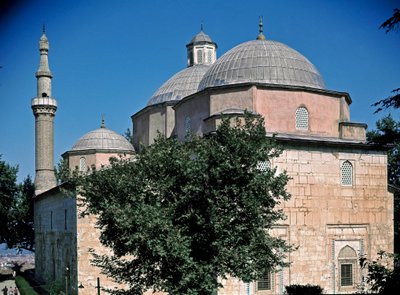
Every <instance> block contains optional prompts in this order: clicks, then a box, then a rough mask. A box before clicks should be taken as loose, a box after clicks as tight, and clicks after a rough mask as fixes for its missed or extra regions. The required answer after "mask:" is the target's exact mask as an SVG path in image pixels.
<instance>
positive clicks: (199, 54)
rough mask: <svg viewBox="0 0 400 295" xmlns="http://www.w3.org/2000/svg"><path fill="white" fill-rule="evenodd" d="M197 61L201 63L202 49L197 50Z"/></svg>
mask: <svg viewBox="0 0 400 295" xmlns="http://www.w3.org/2000/svg"><path fill="white" fill-rule="evenodd" d="M197 63H198V64H202V63H203V50H200V49H199V50H197Z"/></svg>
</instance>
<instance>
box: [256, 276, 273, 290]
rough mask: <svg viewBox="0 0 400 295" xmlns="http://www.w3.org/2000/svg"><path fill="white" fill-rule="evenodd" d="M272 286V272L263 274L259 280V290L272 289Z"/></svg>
mask: <svg viewBox="0 0 400 295" xmlns="http://www.w3.org/2000/svg"><path fill="white" fill-rule="evenodd" d="M271 287H272V282H271V273H270V272H268V273H266V274H265V275H263V276H262V277H261V278H260V279H259V280H258V281H257V290H258V291H262V290H271Z"/></svg>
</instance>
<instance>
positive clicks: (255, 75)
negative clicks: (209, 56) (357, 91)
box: [199, 40, 325, 90]
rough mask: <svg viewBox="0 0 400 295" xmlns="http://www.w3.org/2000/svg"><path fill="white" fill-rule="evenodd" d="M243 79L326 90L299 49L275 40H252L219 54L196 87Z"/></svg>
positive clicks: (225, 83)
mask: <svg viewBox="0 0 400 295" xmlns="http://www.w3.org/2000/svg"><path fill="white" fill-rule="evenodd" d="M245 82H252V83H266V84H276V85H287V86H304V87H311V88H318V89H325V84H324V81H323V79H322V77H321V75H320V74H319V72H318V70H317V69H316V68H315V67H314V65H313V64H312V63H311V62H310V61H309V60H308V59H306V58H305V57H304V56H303V55H301V54H300V53H299V52H297V51H296V50H294V49H292V48H290V47H289V46H287V45H285V44H282V43H279V42H276V41H271V40H254V41H248V42H245V43H242V44H240V45H238V46H236V47H234V48H232V49H231V50H229V51H228V52H227V53H225V54H224V55H223V56H221V57H220V58H219V59H218V60H217V62H216V63H214V64H213V65H212V66H211V67H210V69H209V70H208V71H207V73H206V74H205V75H204V77H203V79H202V81H201V82H200V85H199V90H203V89H205V88H207V87H212V86H219V85H230V84H236V83H245Z"/></svg>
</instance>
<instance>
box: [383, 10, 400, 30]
mask: <svg viewBox="0 0 400 295" xmlns="http://www.w3.org/2000/svg"><path fill="white" fill-rule="evenodd" d="M399 22H400V10H399V9H398V8H395V9H393V15H392V16H391V17H389V18H388V19H387V20H385V22H384V23H383V24H381V26H380V27H379V28H380V29H385V30H386V33H389V32H390V31H392V30H396V29H397V28H398V26H399Z"/></svg>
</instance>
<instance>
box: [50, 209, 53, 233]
mask: <svg viewBox="0 0 400 295" xmlns="http://www.w3.org/2000/svg"><path fill="white" fill-rule="evenodd" d="M50 229H53V211H51V212H50Z"/></svg>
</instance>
